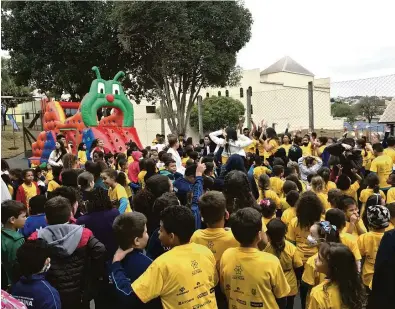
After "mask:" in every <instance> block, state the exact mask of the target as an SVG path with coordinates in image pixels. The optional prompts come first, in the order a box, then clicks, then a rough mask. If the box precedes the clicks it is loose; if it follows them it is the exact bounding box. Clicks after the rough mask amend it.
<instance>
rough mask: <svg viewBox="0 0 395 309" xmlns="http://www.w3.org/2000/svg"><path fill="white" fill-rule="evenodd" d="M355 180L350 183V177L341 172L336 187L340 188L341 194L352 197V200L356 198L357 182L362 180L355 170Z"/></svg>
mask: <svg viewBox="0 0 395 309" xmlns="http://www.w3.org/2000/svg"><path fill="white" fill-rule="evenodd" d="M354 175H355V177H356V178H357V180H356V181H355V182H354V183H352V184H351V179H350V177H348V176H347V175H346V174H341V175H340V176H339V177H338V179H337V182H336V185H337V188H338V189H340V190H341V191H342V192H343V194H345V195H348V196H350V197H352V198H353V199H354V200H356V201H357V200H358V197H357V191H358V189H359V183H360V182H361V181H362V178H361V176H359V175H358V174H357V173H356V172H355V173H354Z"/></svg>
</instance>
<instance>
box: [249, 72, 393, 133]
mask: <svg viewBox="0 0 395 309" xmlns="http://www.w3.org/2000/svg"><path fill="white" fill-rule="evenodd" d="M304 84H305V85H303V83H302V84H300V86H298V87H290V86H286V85H284V84H277V85H274V84H272V85H264V86H266V87H267V90H265V91H256V92H253V93H252V96H251V107H252V114H251V116H252V119H253V120H254V121H255V122H258V123H259V122H260V121H261V120H262V119H265V120H266V121H267V123H268V125H270V126H273V127H274V128H275V129H276V130H277V132H279V133H281V132H284V130H285V129H286V127H287V125H288V124H289V126H290V131H295V130H301V131H302V132H303V133H305V132H308V131H309V130H314V131H315V132H317V134H318V136H320V135H321V136H324V135H325V136H332V137H340V136H342V135H343V133H344V127H345V128H347V130H348V131H354V130H358V132H357V133H354V132H352V133H351V135H354V134H357V135H366V136H370V135H371V134H370V133H373V132H377V133H379V134H380V135H382V134H383V132H384V131H385V125H386V124H390V125H393V124H395V74H394V75H388V76H381V77H377V78H368V79H359V80H350V81H343V82H332V83H329V80H328V79H316V80H314V81H313V82H309V81H306V82H305V83H304ZM270 87H271V89H270ZM247 96H248V93H247ZM247 105H248V98H247Z"/></svg>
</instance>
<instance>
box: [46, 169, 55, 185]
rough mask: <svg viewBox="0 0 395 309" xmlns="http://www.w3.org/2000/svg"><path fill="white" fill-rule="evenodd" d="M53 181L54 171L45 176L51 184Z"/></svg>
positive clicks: (49, 171)
mask: <svg viewBox="0 0 395 309" xmlns="http://www.w3.org/2000/svg"><path fill="white" fill-rule="evenodd" d="M52 179H53V174H52V170H48V172H47V175H45V180H46V181H47V183H48V184H49V182H50V181H51V180H52Z"/></svg>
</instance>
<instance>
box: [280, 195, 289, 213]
mask: <svg viewBox="0 0 395 309" xmlns="http://www.w3.org/2000/svg"><path fill="white" fill-rule="evenodd" d="M290 207H291V205H289V204H288V202H287V198H286V197H282V198H280V209H281V210H282V211H284V210H287V209H288V208H290Z"/></svg>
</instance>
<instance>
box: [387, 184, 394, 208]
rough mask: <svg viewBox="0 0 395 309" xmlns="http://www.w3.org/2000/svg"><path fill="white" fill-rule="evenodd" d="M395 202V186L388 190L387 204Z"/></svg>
mask: <svg viewBox="0 0 395 309" xmlns="http://www.w3.org/2000/svg"><path fill="white" fill-rule="evenodd" d="M393 202H395V187H394V188H391V189H389V190H388V191H387V204H390V203H393Z"/></svg>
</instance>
